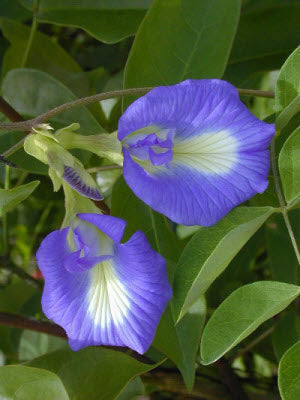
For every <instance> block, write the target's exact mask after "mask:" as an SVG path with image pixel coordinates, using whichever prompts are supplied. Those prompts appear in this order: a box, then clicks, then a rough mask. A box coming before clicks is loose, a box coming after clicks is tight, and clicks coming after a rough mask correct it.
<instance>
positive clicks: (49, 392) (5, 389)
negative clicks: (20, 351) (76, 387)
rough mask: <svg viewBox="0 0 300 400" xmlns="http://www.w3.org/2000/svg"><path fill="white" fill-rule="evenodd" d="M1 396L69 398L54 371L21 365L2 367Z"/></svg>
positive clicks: (16, 399) (17, 399) (7, 398)
mask: <svg viewBox="0 0 300 400" xmlns="http://www.w3.org/2000/svg"><path fill="white" fill-rule="evenodd" d="M0 397H1V399H5V400H29V399H30V400H40V399H41V398H43V400H54V399H55V400H68V399H69V396H68V395H67V392H66V390H65V388H64V386H63V384H62V382H61V380H60V379H59V378H58V376H57V375H55V374H53V372H49V371H45V370H43V369H38V368H29V367H23V366H20V365H15V366H7V367H1V368H0Z"/></svg>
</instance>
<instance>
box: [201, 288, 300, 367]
mask: <svg viewBox="0 0 300 400" xmlns="http://www.w3.org/2000/svg"><path fill="white" fill-rule="evenodd" d="M299 295H300V287H299V286H295V285H290V284H288V283H282V282H274V281H265V282H255V283H252V284H250V285H245V286H243V287H241V288H239V289H237V290H235V291H234V292H233V293H232V294H231V295H230V296H229V297H227V299H226V300H225V301H224V302H223V303H222V304H221V305H220V306H219V307H218V308H217V310H216V311H215V312H214V313H213V315H212V317H211V318H210V320H209V321H208V323H207V325H206V326H205V328H204V332H203V336H202V341H201V357H202V363H203V364H204V365H207V364H211V363H213V362H215V361H216V360H218V359H219V358H220V357H222V356H223V355H224V354H225V353H226V352H227V351H229V350H230V349H232V348H233V347H234V346H235V345H237V344H238V343H239V342H241V341H242V340H243V339H245V337H247V336H248V335H250V333H252V332H253V331H254V330H255V329H256V328H257V327H258V326H259V325H261V324H262V323H263V322H264V321H266V320H268V319H269V318H271V317H273V316H274V315H275V314H278V313H279V312H280V311H282V310H284V309H285V308H286V307H287V306H288V305H289V304H290V303H291V302H292V301H293V300H294V299H295V298H296V297H298V296H299Z"/></svg>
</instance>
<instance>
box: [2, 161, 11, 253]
mask: <svg viewBox="0 0 300 400" xmlns="http://www.w3.org/2000/svg"><path fill="white" fill-rule="evenodd" d="M9 181H10V167H9V166H8V165H5V180H4V189H9ZM2 227H3V255H6V254H7V251H8V239H7V238H8V232H7V215H6V214H4V215H3V216H2Z"/></svg>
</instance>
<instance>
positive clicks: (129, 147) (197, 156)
mask: <svg viewBox="0 0 300 400" xmlns="http://www.w3.org/2000/svg"><path fill="white" fill-rule="evenodd" d="M274 133H275V128H274V125H273V124H267V123H265V122H262V121H260V120H258V119H257V118H255V117H254V116H253V115H252V114H251V113H250V112H249V111H248V109H247V108H246V107H245V105H244V104H243V103H242V102H241V101H240V99H239V94H238V92H237V90H236V89H235V88H234V87H233V86H232V85H231V84H229V83H227V82H225V81H221V80H218V79H211V80H209V79H203V80H199V81H197V80H187V81H184V82H181V83H179V84H178V85H173V86H165V87H158V88H155V89H153V90H151V91H150V92H149V93H148V94H146V95H145V96H143V97H141V98H140V99H138V100H137V101H135V102H134V103H133V104H132V105H131V106H130V107H129V108H128V109H127V110H126V111H125V113H124V114H123V115H122V117H121V119H120V121H119V126H118V138H119V140H120V141H121V142H122V145H123V154H124V165H123V175H124V178H125V180H126V182H127V183H128V185H129V186H130V188H131V189H132V190H133V192H134V193H135V194H136V195H137V196H138V197H140V198H141V199H142V200H143V201H144V202H145V203H147V204H148V205H150V206H151V207H152V208H153V209H154V210H156V211H159V212H160V213H162V214H165V215H166V216H167V217H169V218H170V219H171V220H173V221H175V222H178V223H181V224H185V225H203V226H207V225H213V224H215V223H216V222H217V221H218V220H219V219H221V218H222V217H224V215H226V214H227V213H228V212H229V211H230V210H231V209H232V208H233V207H235V206H237V205H238V204H240V203H242V202H244V201H245V200H248V199H249V198H250V197H252V196H253V195H255V194H256V193H262V192H264V190H265V189H266V188H267V186H268V180H267V178H268V172H269V151H268V150H267V147H268V145H269V143H270V140H271V138H272V136H273V135H274Z"/></svg>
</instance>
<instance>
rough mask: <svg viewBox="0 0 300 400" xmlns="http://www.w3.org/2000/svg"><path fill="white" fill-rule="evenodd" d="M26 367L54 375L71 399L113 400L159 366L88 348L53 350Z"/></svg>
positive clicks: (114, 352) (104, 349)
mask: <svg viewBox="0 0 300 400" xmlns="http://www.w3.org/2000/svg"><path fill="white" fill-rule="evenodd" d="M26 365H29V366H33V367H38V368H43V369H47V370H50V371H52V372H55V373H57V375H58V376H59V377H60V379H61V380H62V382H63V384H64V386H65V387H66V389H67V392H68V393H69V396H70V398H71V399H75V398H76V400H87V399H88V400H108V399H109V400H113V399H115V398H116V397H117V396H118V394H119V393H120V392H121V390H123V388H124V387H125V386H126V385H127V384H128V382H129V381H130V380H131V379H133V378H134V377H136V376H138V375H140V374H142V373H144V372H146V371H149V370H151V369H153V368H155V367H156V366H157V365H158V364H144V363H143V362H141V361H138V360H136V359H134V358H132V357H130V356H129V355H127V354H125V353H121V352H119V351H114V350H110V349H106V348H101V347H89V348H86V349H83V350H80V351H78V352H73V351H71V350H60V351H55V352H53V353H49V354H47V355H44V356H41V357H39V358H36V359H35V360H32V361H30V362H29V363H27V364H26ZM83 371H84V373H83Z"/></svg>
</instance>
